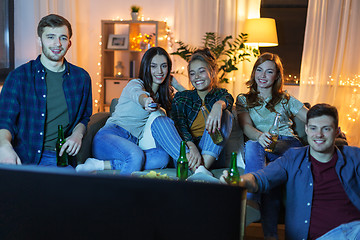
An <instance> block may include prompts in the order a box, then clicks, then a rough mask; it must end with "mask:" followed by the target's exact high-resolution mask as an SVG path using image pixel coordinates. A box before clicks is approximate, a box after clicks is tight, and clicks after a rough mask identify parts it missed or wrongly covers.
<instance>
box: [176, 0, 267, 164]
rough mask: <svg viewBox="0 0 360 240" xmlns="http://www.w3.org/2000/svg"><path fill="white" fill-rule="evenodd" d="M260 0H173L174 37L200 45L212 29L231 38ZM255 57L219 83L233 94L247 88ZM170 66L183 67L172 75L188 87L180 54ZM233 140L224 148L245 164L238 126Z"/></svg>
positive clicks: (226, 157)
mask: <svg viewBox="0 0 360 240" xmlns="http://www.w3.org/2000/svg"><path fill="white" fill-rule="evenodd" d="M260 3H261V0H176V1H175V22H174V34H175V39H176V40H180V41H182V42H184V43H187V44H191V45H192V46H194V47H202V46H203V44H202V39H203V36H204V34H205V33H206V32H215V33H217V34H219V35H220V36H221V37H222V38H223V37H225V36H228V35H232V37H233V39H235V37H236V36H237V35H239V34H240V33H241V32H242V30H243V26H244V23H245V20H246V19H247V18H259V17H260ZM254 60H255V59H254V58H253V59H251V62H247V61H245V62H242V63H240V64H239V65H238V66H237V67H238V69H239V70H238V71H236V73H234V74H233V75H232V76H228V77H232V80H231V81H230V83H228V84H221V87H223V88H226V89H227V90H228V91H229V92H230V93H231V94H232V95H233V96H234V98H236V96H237V95H238V94H239V93H241V92H247V89H246V85H245V82H246V81H247V80H248V79H249V77H250V74H251V70H252V66H253V64H254ZM173 62H174V65H173V69H174V70H176V71H180V72H181V71H183V74H176V75H175V77H176V79H178V81H179V82H181V83H182V84H183V85H184V86H187V87H188V88H191V84H190V81H189V79H188V77H187V74H186V70H187V63H186V62H185V61H184V60H183V59H181V58H180V57H178V56H176V57H174V61H173ZM233 132H234V133H233V134H232V135H233V140H230V141H229V143H230V142H232V144H227V146H226V148H228V149H226V150H225V151H224V152H232V151H235V152H238V153H239V154H238V158H237V161H238V166H239V167H242V168H244V167H245V164H244V161H243V153H244V139H243V133H242V131H241V129H240V128H239V127H237V130H235V129H233ZM222 159H223V161H225V162H224V164H225V166H229V164H230V163H229V161H230V155H226V154H225V155H224V156H222Z"/></svg>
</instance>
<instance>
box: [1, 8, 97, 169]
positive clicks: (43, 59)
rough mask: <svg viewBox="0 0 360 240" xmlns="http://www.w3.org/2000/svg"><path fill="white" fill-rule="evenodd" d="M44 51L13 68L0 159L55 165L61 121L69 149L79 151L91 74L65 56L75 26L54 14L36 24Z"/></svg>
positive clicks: (3, 117) (4, 105) (89, 103)
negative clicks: (68, 60)
mask: <svg viewBox="0 0 360 240" xmlns="http://www.w3.org/2000/svg"><path fill="white" fill-rule="evenodd" d="M37 32H38V36H39V43H40V47H41V48H42V53H41V55H40V56H39V57H38V58H37V59H36V60H32V61H29V62H28V63H26V64H24V65H22V66H20V67H18V68H17V69H15V70H14V71H12V72H11V73H10V74H9V76H8V77H7V79H6V80H5V83H4V86H3V88H2V91H1V94H0V106H1V109H0V163H5V164H35V165H36V164H38V165H47V166H56V151H55V144H56V140H57V128H58V125H62V126H63V129H64V132H65V136H66V137H67V139H66V143H65V144H64V146H63V147H62V150H61V152H60V155H62V153H63V152H64V151H66V152H67V153H68V154H69V155H71V156H75V155H76V154H77V153H78V152H79V150H80V147H81V143H82V138H83V135H84V133H85V130H86V126H87V123H88V121H89V118H90V116H91V114H92V96H91V79H90V76H89V74H88V73H87V72H86V71H85V70H84V69H82V68H79V67H77V66H74V65H72V64H70V63H69V62H67V61H66V60H65V54H66V52H67V51H68V49H69V48H70V46H71V41H70V38H71V36H72V29H71V25H70V23H69V22H68V21H67V20H66V19H65V18H63V17H61V16H59V15H56V14H50V15H48V16H45V17H44V18H42V19H41V21H40V22H39V25H38V29H37Z"/></svg>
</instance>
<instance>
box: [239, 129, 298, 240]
mask: <svg viewBox="0 0 360 240" xmlns="http://www.w3.org/2000/svg"><path fill="white" fill-rule="evenodd" d="M278 140H279V143H278V144H277V147H276V154H275V153H269V152H266V151H265V149H264V148H263V147H262V146H261V145H260V143H259V142H257V141H252V140H249V141H247V142H246V144H245V173H249V172H256V171H257V170H260V169H263V168H265V166H266V164H267V163H268V162H272V161H274V160H275V159H277V158H278V157H280V156H281V155H282V154H284V153H285V152H286V150H288V149H289V148H291V147H301V146H302V144H301V142H300V141H299V140H298V139H297V138H295V137H287V136H279V139H278ZM280 142H281V143H280ZM281 191H282V188H281V186H279V187H275V188H273V189H271V190H270V192H269V193H263V194H260V193H247V199H249V200H253V201H256V202H258V203H260V212H261V223H262V228H263V231H264V236H265V237H277V223H278V218H279V211H280V203H281V200H282V194H281Z"/></svg>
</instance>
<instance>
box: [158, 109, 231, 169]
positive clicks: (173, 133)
mask: <svg viewBox="0 0 360 240" xmlns="http://www.w3.org/2000/svg"><path fill="white" fill-rule="evenodd" d="M232 122H233V115H232V114H231V113H230V112H229V111H228V110H225V111H223V114H222V118H221V129H220V130H221V133H222V135H223V138H224V141H222V142H221V143H220V144H215V143H214V142H213V141H212V139H211V137H210V134H209V133H208V132H207V130H206V129H205V130H204V133H203V135H202V137H201V139H200V141H199V142H198V143H196V142H195V144H196V145H197V147H198V149H199V150H200V152H201V154H202V155H205V154H206V155H210V156H213V157H215V158H216V159H218V157H219V154H220V153H221V151H222V149H223V148H224V145H225V143H226V141H227V140H228V139H229V136H230V133H231V130H232ZM151 132H152V135H153V137H154V139H155V142H156V145H157V146H160V147H161V148H163V149H164V150H165V151H166V152H167V153H168V154H169V155H170V156H171V157H172V159H173V160H174V166H176V160H177V159H178V158H179V155H180V143H181V141H182V139H181V137H180V135H179V133H178V131H177V130H176V128H175V125H174V121H173V120H172V119H170V118H169V117H166V116H160V117H157V118H156V119H155V120H154V122H153V123H152V125H151Z"/></svg>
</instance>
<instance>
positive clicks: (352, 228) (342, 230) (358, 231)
mask: <svg viewBox="0 0 360 240" xmlns="http://www.w3.org/2000/svg"><path fill="white" fill-rule="evenodd" d="M356 239H360V221H354V222H349V223H344V224H341V225H340V226H338V227H336V228H334V229H332V230H330V231H329V232H327V233H325V234H324V235H322V236H321V237H319V238H317V239H316V240H356Z"/></svg>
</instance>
